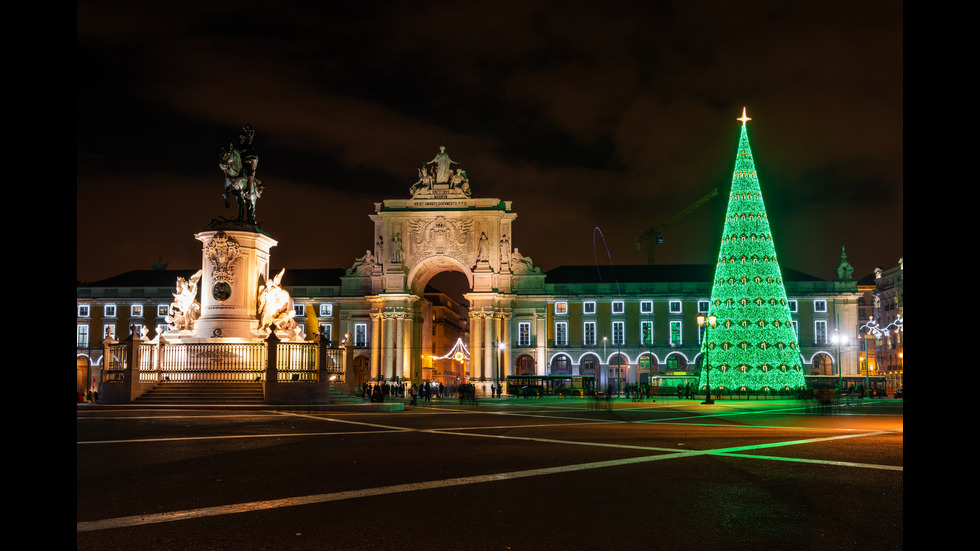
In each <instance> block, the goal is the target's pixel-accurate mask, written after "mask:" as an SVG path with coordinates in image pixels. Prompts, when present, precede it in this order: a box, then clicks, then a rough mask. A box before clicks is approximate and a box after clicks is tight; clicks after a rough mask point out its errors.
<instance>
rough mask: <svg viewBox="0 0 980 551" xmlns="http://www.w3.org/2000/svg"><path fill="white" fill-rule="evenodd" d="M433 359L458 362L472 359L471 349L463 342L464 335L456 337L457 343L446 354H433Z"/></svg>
mask: <svg viewBox="0 0 980 551" xmlns="http://www.w3.org/2000/svg"><path fill="white" fill-rule="evenodd" d="M432 359H433V360H456V361H457V362H463V361H467V362H468V361H470V349H469V348H466V345H465V344H463V339H462V337H460V338H458V339H456V344H454V345H453V347H452V349H451V350H450V351H449V352H448V353H447V354H446V355H445V356H433V357H432Z"/></svg>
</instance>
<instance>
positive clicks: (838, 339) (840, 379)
mask: <svg viewBox="0 0 980 551" xmlns="http://www.w3.org/2000/svg"><path fill="white" fill-rule="evenodd" d="M830 340H831V342H833V343H834V344H836V345H837V391H838V392H840V391H842V390H844V385H843V383H844V374H843V371H844V366H843V365H841V363H840V345H842V344H843V345H844V346H847V343H848V338H847V335H841V334H840V332H839V331H838V330H837V329H836V328H835V329H834V336H833V337H831V339H830ZM865 354H867V352H865Z"/></svg>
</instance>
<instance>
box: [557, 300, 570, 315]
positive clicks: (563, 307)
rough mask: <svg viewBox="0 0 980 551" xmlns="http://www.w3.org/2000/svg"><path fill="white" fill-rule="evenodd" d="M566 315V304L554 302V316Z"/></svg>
mask: <svg viewBox="0 0 980 551" xmlns="http://www.w3.org/2000/svg"><path fill="white" fill-rule="evenodd" d="M567 313H568V303H567V302H556V303H555V314H557V315H559V316H562V315H565V314H567Z"/></svg>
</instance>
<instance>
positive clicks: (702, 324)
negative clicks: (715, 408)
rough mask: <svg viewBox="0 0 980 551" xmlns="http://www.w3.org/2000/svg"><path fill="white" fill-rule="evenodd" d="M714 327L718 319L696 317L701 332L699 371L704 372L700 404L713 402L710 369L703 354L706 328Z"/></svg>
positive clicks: (706, 333)
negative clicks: (703, 388)
mask: <svg viewBox="0 0 980 551" xmlns="http://www.w3.org/2000/svg"><path fill="white" fill-rule="evenodd" d="M709 325H710V326H711V327H715V326H717V325H718V318H717V317H715V316H714V315H711V316H707V317H705V315H704V314H700V315H698V327H699V330H700V331H701V369H703V370H704V382H705V385H704V386H705V396H704V401H703V402H701V403H702V404H709V405H710V404H713V403H715V401H714V400H712V399H711V377H710V371H711V368H710V367H709V366H708V362H706V361H705V356H706V355H707V354H706V353H705V352H704V338H705V337H706V336H707V335H708V326H709Z"/></svg>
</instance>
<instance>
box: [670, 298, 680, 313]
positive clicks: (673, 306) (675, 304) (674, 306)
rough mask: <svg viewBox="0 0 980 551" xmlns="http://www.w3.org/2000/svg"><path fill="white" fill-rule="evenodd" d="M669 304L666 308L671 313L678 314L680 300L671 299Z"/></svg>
mask: <svg viewBox="0 0 980 551" xmlns="http://www.w3.org/2000/svg"><path fill="white" fill-rule="evenodd" d="M669 304H670V308H669V309H668V310H669V311H670V313H671V314H680V313H681V301H679V300H672V301H670V303H669Z"/></svg>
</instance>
